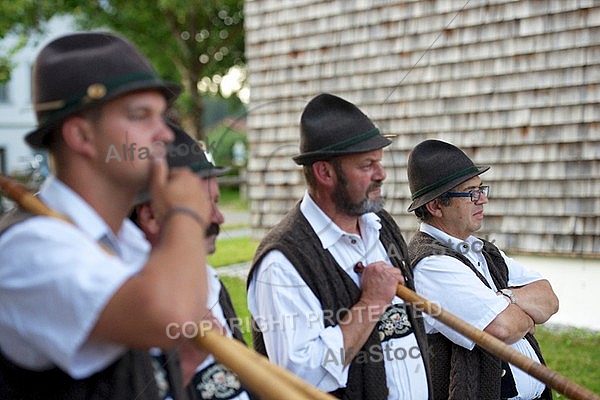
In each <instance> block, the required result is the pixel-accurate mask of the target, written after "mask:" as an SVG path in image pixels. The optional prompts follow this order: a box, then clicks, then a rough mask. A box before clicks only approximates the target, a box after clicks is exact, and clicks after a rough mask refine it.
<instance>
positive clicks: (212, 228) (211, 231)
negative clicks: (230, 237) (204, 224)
mask: <svg viewBox="0 0 600 400" xmlns="http://www.w3.org/2000/svg"><path fill="white" fill-rule="evenodd" d="M220 231H221V228H220V227H219V224H215V223H214V222H213V223H212V224H210V225H209V226H208V228H206V233H205V234H206V236H212V235H215V236H217V235H218V234H219V232H220Z"/></svg>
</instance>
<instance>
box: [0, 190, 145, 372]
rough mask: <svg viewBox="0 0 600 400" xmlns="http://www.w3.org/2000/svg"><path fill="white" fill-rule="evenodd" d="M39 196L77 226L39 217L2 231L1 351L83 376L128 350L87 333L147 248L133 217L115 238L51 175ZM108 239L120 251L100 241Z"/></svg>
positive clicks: (36, 366) (37, 366)
mask: <svg viewBox="0 0 600 400" xmlns="http://www.w3.org/2000/svg"><path fill="white" fill-rule="evenodd" d="M39 196H40V198H41V199H42V201H43V202H44V203H45V204H46V205H47V206H49V207H50V208H52V209H54V210H55V211H57V212H59V213H61V214H64V215H66V216H68V217H69V218H70V219H71V220H72V221H73V223H74V224H73V225H72V224H69V223H66V222H63V221H60V220H58V219H55V218H50V217H43V216H35V217H31V218H29V219H27V220H25V221H24V222H21V223H18V224H16V225H15V226H13V227H11V228H10V229H8V230H7V231H6V232H5V233H4V234H2V235H1V236H0V266H1V267H0V299H1V301H0V348H1V349H2V352H3V354H4V355H5V356H6V357H7V358H9V359H10V360H12V361H13V362H15V363H16V364H18V365H20V366H22V367H24V368H29V369H32V370H45V369H49V368H52V367H54V366H58V367H60V368H61V369H63V370H64V371H66V372H67V373H68V374H69V375H71V376H72V377H73V378H76V379H81V378H85V377H87V376H90V375H91V374H93V373H95V372H98V371H100V370H102V369H104V368H106V367H107V366H108V365H110V364H111V363H112V362H114V361H115V360H116V359H117V358H118V357H119V356H121V355H122V354H123V353H124V352H125V350H126V349H125V348H124V347H122V346H120V345H117V344H113V343H106V342H103V343H100V342H97V341H92V340H90V339H89V338H88V336H89V333H90V331H91V329H92V328H93V327H94V324H95V323H96V320H97V318H98V316H99V315H100V313H101V312H102V310H103V309H104V307H105V305H106V303H107V302H108V300H109V299H110V298H111V296H112V295H113V294H114V293H115V291H116V290H117V289H119V287H120V286H121V285H122V284H123V283H124V282H125V281H126V280H127V279H128V278H130V277H131V276H132V275H134V274H135V273H137V272H138V271H139V270H140V269H141V267H142V266H143V264H144V263H145V262H146V259H147V256H148V253H149V251H150V245H149V244H148V242H147V241H146V240H145V238H144V236H143V234H142V232H141V231H139V230H138V229H137V227H135V225H134V224H133V223H131V222H130V221H129V220H125V221H124V223H123V225H122V228H121V231H120V232H119V233H118V235H117V236H116V237H115V235H113V234H112V232H111V230H110V229H109V227H108V226H107V225H106V223H105V222H104V221H103V220H102V219H101V218H100V216H99V215H98V214H97V213H96V212H95V211H94V210H93V209H92V208H91V207H90V205H89V204H87V203H86V202H85V201H84V200H83V199H82V198H81V197H79V195H77V194H76V193H75V192H73V191H72V190H71V189H70V188H68V187H67V186H66V185H64V184H63V183H62V182H60V181H59V180H58V179H55V178H48V179H47V180H46V182H45V183H44V185H43V186H42V189H41V191H40V194H39ZM103 237H106V239H104V242H108V243H110V246H111V247H113V249H114V250H115V252H116V254H109V253H108V252H107V251H105V250H103V248H102V247H101V246H99V245H98V241H99V240H100V239H101V238H103ZM117 254H118V255H117Z"/></svg>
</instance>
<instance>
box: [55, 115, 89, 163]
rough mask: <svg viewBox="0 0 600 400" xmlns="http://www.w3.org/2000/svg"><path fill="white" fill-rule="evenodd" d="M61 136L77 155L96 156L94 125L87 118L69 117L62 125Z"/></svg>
mask: <svg viewBox="0 0 600 400" xmlns="http://www.w3.org/2000/svg"><path fill="white" fill-rule="evenodd" d="M60 134H61V135H62V138H63V141H64V142H65V144H66V145H67V146H68V147H69V148H70V149H72V150H73V151H75V152H76V153H79V154H82V155H84V156H87V157H92V156H94V155H95V154H96V148H95V147H94V132H93V129H92V125H91V124H90V122H89V121H88V120H86V119H85V118H83V117H80V116H77V115H74V116H71V117H68V118H67V119H65V120H64V121H63V123H62V127H61V130H60Z"/></svg>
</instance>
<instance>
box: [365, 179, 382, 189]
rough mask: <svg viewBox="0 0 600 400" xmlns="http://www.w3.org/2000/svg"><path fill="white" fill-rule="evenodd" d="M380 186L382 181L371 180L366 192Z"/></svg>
mask: <svg viewBox="0 0 600 400" xmlns="http://www.w3.org/2000/svg"><path fill="white" fill-rule="evenodd" d="M382 186H383V181H377V182H373V183H371V184H370V185H369V186H368V187H367V192H372V191H374V190H376V189H379V188H380V187H382Z"/></svg>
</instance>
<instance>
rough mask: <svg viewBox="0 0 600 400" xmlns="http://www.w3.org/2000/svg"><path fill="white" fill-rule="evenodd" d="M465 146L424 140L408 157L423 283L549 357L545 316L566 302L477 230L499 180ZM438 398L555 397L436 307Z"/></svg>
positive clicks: (469, 316)
mask: <svg viewBox="0 0 600 400" xmlns="http://www.w3.org/2000/svg"><path fill="white" fill-rule="evenodd" d="M489 168H490V167H488V166H477V165H475V164H474V163H473V161H471V159H469V157H468V156H467V155H466V154H465V153H464V152H463V151H462V150H460V149H459V148H457V147H456V146H454V145H452V144H450V143H446V142H442V141H439V140H426V141H424V142H422V143H420V144H418V145H417V146H416V147H415V148H414V149H413V151H412V152H411V153H410V155H409V158H408V182H409V185H410V190H411V193H412V203H411V205H410V206H409V208H408V211H414V212H415V215H416V216H417V218H418V219H419V220H421V221H422V223H421V227H420V230H419V232H418V233H417V234H416V235H415V236H414V237H413V238H412V240H411V242H410V244H409V253H410V258H411V265H412V267H413V272H414V278H415V287H416V289H417V291H418V292H419V293H420V294H422V295H423V296H424V297H426V298H428V299H430V300H432V301H434V302H437V303H438V304H440V305H441V307H442V308H444V309H446V310H448V311H450V312H451V313H453V314H455V315H457V316H458V317H459V318H461V319H463V320H465V321H467V322H468V323H470V324H472V325H474V326H475V327H476V328H478V329H482V330H484V331H486V332H487V333H489V334H491V335H493V336H495V337H497V338H498V339H500V340H502V341H504V342H505V343H507V344H510V345H511V346H512V347H513V348H515V349H516V350H517V351H519V352H521V353H523V354H525V355H526V356H528V357H530V358H532V359H533V360H535V361H540V362H543V358H542V355H541V352H540V349H539V346H538V344H537V342H536V340H535V338H534V337H533V332H534V330H535V324H541V323H544V322H545V321H546V320H548V318H550V316H551V315H552V314H554V313H556V311H557V310H558V299H557V298H556V295H555V294H554V292H553V291H552V288H551V287H550V283H549V282H548V281H547V280H545V279H543V278H542V276H541V275H540V274H538V273H537V272H535V271H530V270H528V269H526V268H525V267H523V266H522V265H521V264H519V263H517V262H516V261H515V260H513V259H511V258H509V257H507V256H506V254H504V252H503V251H501V250H500V249H498V248H497V247H496V246H495V245H494V244H492V243H491V242H489V241H487V240H483V239H479V238H477V237H475V236H473V235H474V233H475V232H476V231H478V230H479V229H480V228H481V224H482V222H483V206H484V205H485V204H486V203H487V202H488V194H489V190H490V189H489V186H486V185H483V184H482V181H481V178H480V176H479V175H480V174H482V173H484V172H485V171H487V170H488V169H489ZM425 327H426V329H427V333H428V337H429V345H430V346H431V352H430V353H429V355H430V357H431V361H432V362H431V367H432V379H433V387H434V391H435V398H436V399H457V400H462V399H482V400H483V399H490V400H491V399H495V400H497V399H551V398H552V395H551V393H550V389H549V388H546V387H545V385H544V384H543V383H541V382H539V381H538V380H536V379H534V378H532V377H531V376H529V375H527V374H526V373H525V372H523V371H521V370H519V369H518V368H514V367H512V366H510V365H508V364H506V363H503V362H501V361H500V360H499V359H496V358H494V357H493V356H491V355H490V354H488V353H487V352H485V351H484V350H482V349H481V348H479V347H478V346H476V345H475V343H474V342H473V341H472V340H470V339H468V338H466V337H464V336H462V335H460V334H458V333H456V332H455V331H453V330H452V329H451V328H449V327H447V326H446V325H444V324H442V323H440V322H438V321H436V320H435V319H433V318H431V317H429V316H426V317H425Z"/></svg>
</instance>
